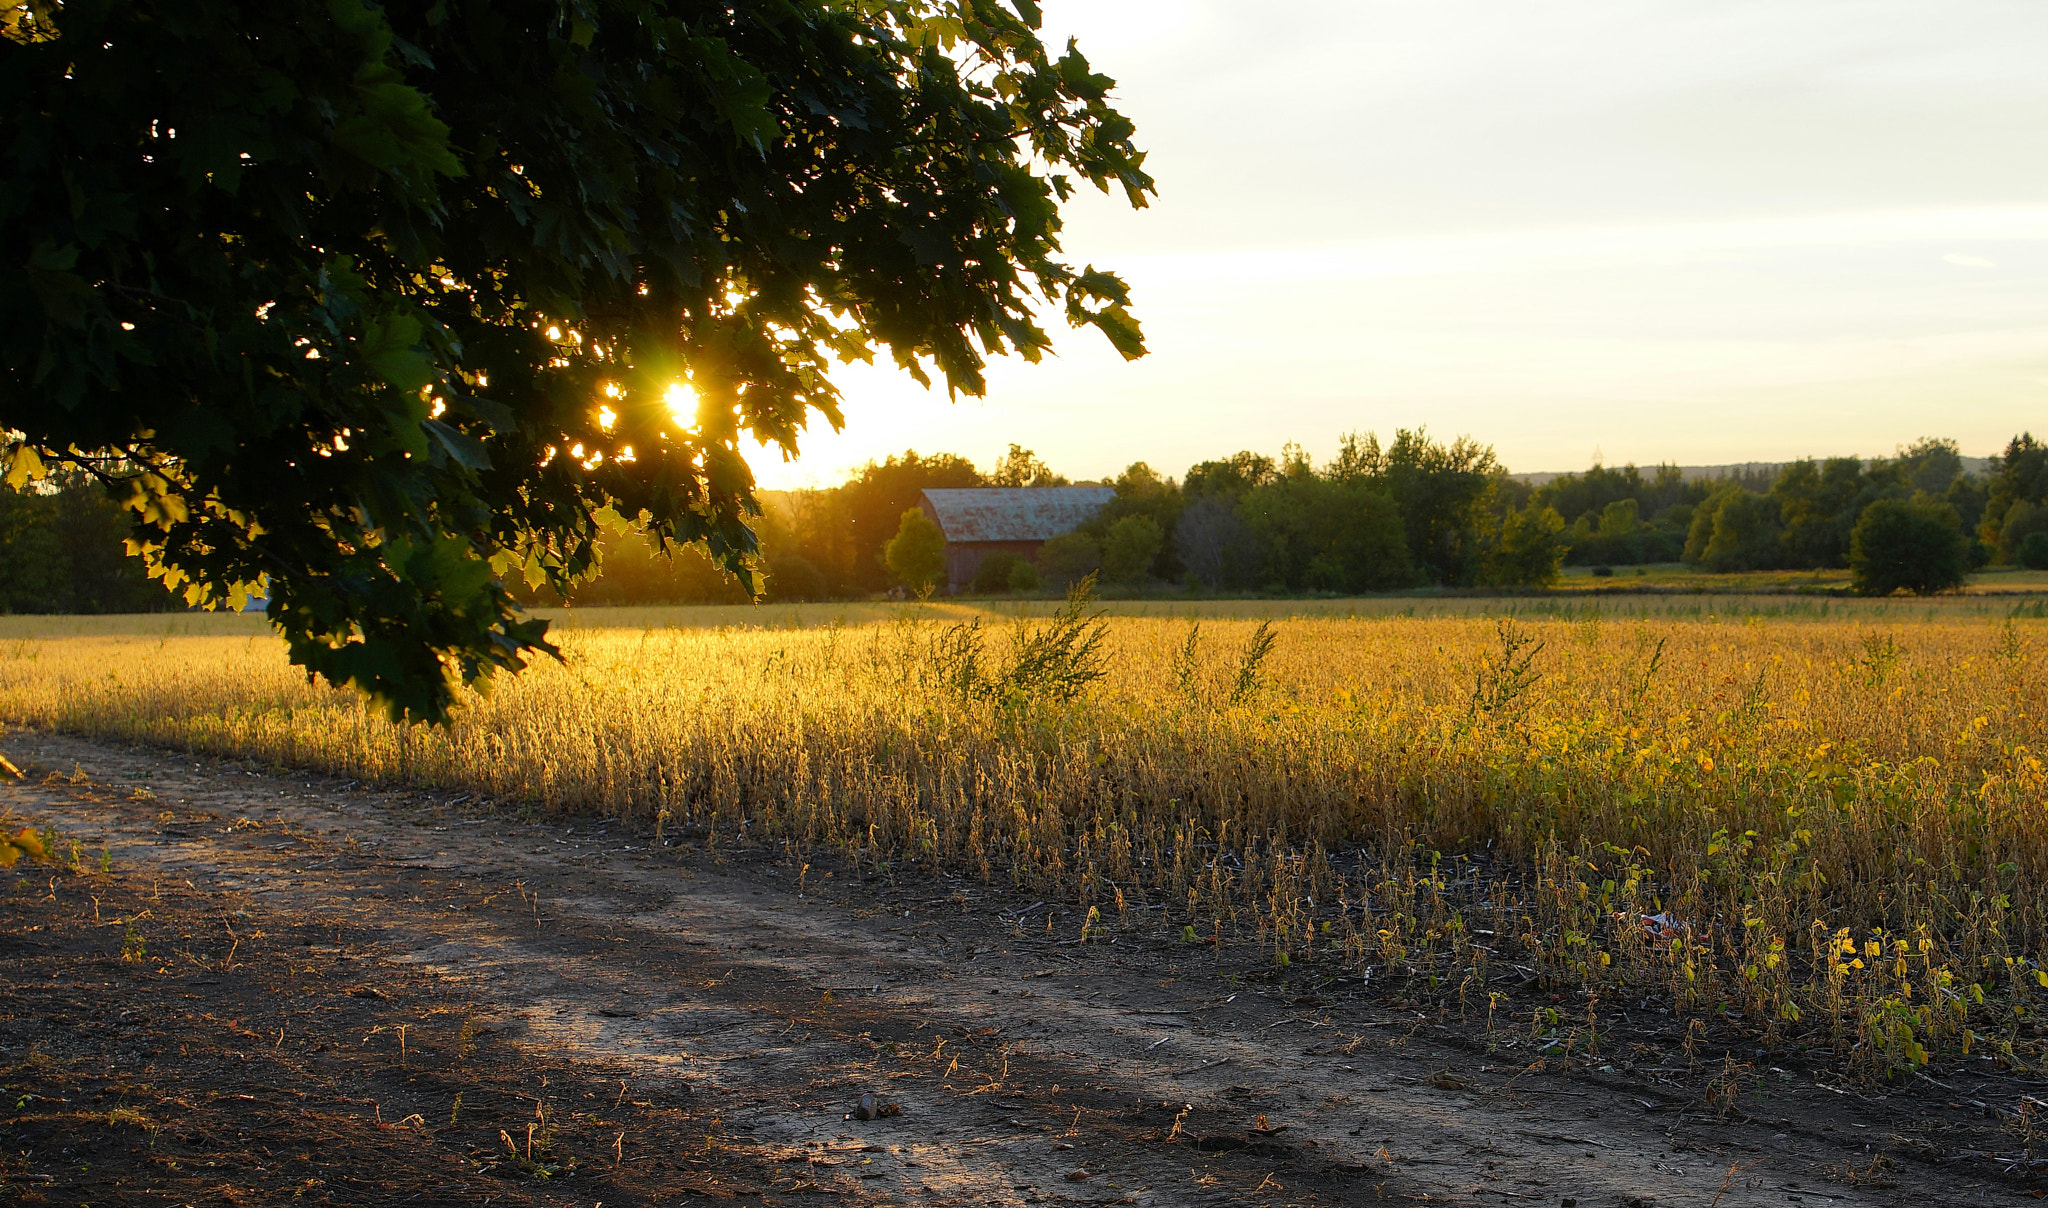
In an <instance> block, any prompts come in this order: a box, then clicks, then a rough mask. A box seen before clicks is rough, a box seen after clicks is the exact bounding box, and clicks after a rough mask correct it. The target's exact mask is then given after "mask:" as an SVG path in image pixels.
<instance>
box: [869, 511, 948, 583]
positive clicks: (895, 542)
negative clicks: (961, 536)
mask: <svg viewBox="0 0 2048 1208" xmlns="http://www.w3.org/2000/svg"><path fill="white" fill-rule="evenodd" d="M884 557H885V559H886V560H887V562H888V564H889V573H890V574H892V575H894V576H896V581H897V582H898V583H901V584H902V585H903V586H905V587H907V588H909V589H910V590H911V591H914V592H917V593H919V594H923V593H927V592H930V591H932V590H933V589H935V588H936V587H938V585H939V580H940V579H941V578H942V577H943V576H944V575H945V573H946V534H945V533H943V532H942V531H940V529H939V526H938V524H937V523H935V522H934V521H933V520H932V518H931V517H929V516H927V515H925V514H924V511H923V509H921V508H910V509H908V510H907V511H905V512H904V513H903V518H902V519H901V520H900V521H898V522H897V525H896V535H895V536H894V537H892V538H891V539H890V540H889V544H888V547H887V549H886V550H885V551H884Z"/></svg>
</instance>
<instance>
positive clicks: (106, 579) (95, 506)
mask: <svg viewBox="0 0 2048 1208" xmlns="http://www.w3.org/2000/svg"><path fill="white" fill-rule="evenodd" d="M38 486H39V489H37V490H34V491H17V490H13V489H9V488H0V613H22V612H38V613H107V612H162V611H165V610H167V609H172V608H183V607H184V601H183V600H180V599H177V598H176V597H174V596H172V595H171V594H170V593H169V592H167V591H165V590H164V589H163V587H162V586H161V585H160V584H158V583H155V582H153V581H152V580H151V579H150V578H149V576H148V575H147V574H146V573H145V572H144V570H143V565H142V560H141V559H140V558H131V557H129V556H128V549H127V545H126V540H127V537H128V512H127V510H126V509H124V508H123V507H121V505H120V504H118V503H116V502H115V501H114V500H113V499H112V498H111V497H110V496H109V495H108V494H107V492H106V489H105V488H104V487H102V486H101V485H100V483H99V482H98V481H96V480H94V479H92V478H89V477H87V476H86V475H84V474H82V473H79V472H77V471H61V472H59V473H57V474H54V475H52V476H50V477H49V478H48V479H45V480H44V481H43V482H42V483H40V484H38Z"/></svg>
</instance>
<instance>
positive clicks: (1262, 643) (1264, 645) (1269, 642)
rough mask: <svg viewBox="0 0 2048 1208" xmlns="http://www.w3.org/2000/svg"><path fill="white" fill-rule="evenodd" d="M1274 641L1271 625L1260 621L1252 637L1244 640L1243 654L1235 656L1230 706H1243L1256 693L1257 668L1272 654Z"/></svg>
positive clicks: (1257, 681) (1257, 684)
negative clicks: (1235, 672)
mask: <svg viewBox="0 0 2048 1208" xmlns="http://www.w3.org/2000/svg"><path fill="white" fill-rule="evenodd" d="M1274 641H1275V638H1274V636H1273V625H1272V623H1271V622H1270V621H1260V622H1259V627H1258V628H1257V629H1254V630H1252V636H1251V637H1250V638H1248V639H1246V641H1245V644H1244V652H1243V653H1242V654H1240V655H1238V656H1237V678H1236V679H1235V680H1233V681H1232V682H1231V685H1230V703H1231V704H1233V705H1238V704H1243V703H1244V702H1245V700H1247V699H1248V698H1250V696H1251V695H1252V693H1254V692H1256V691H1258V688H1259V668H1260V667H1262V666H1264V665H1265V662H1266V659H1267V657H1268V656H1269V655H1271V654H1272V653H1273V643H1274Z"/></svg>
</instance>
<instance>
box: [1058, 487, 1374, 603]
mask: <svg viewBox="0 0 2048 1208" xmlns="http://www.w3.org/2000/svg"><path fill="white" fill-rule="evenodd" d="M1193 473H1194V472H1193V471H1189V476H1190V477H1193ZM1173 543H1174V552H1175V553H1176V554H1177V555H1178V556H1179V558H1180V562H1181V565H1182V566H1183V567H1184V568H1186V574H1187V576H1188V578H1189V579H1191V580H1193V582H1194V583H1196V584H1198V585H1200V586H1202V587H1206V588H1208V589H1209V590H1211V591H1217V590H1222V589H1226V588H1241V587H1247V586H1250V585H1251V583H1252V580H1253V578H1254V577H1255V576H1256V575H1257V574H1258V570H1259V565H1258V563H1259V545H1258V538H1257V536H1256V535H1255V534H1254V533H1253V532H1252V530H1251V526H1249V525H1247V524H1246V523H1245V522H1244V519H1243V517H1241V516H1239V515H1238V511H1237V502H1236V500H1235V499H1233V498H1232V497H1231V496H1230V495H1228V494H1223V493H1220V492H1219V493H1216V494H1207V495H1199V496H1196V497H1194V498H1192V499H1190V500H1189V501H1188V503H1187V506H1186V507H1184V508H1182V509H1181V514H1180V523H1179V524H1178V525H1176V526H1175V528H1174V534H1173ZM1404 550H1405V547H1404ZM1040 564H1041V565H1043V564H1044V559H1043V558H1041V559H1040Z"/></svg>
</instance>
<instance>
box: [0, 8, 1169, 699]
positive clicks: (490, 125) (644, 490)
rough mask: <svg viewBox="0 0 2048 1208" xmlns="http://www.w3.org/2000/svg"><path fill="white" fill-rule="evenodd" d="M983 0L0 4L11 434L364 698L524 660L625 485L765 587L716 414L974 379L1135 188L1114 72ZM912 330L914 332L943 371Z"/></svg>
mask: <svg viewBox="0 0 2048 1208" xmlns="http://www.w3.org/2000/svg"><path fill="white" fill-rule="evenodd" d="M1037 21H1038V13H1037V8H1036V5H1035V4H1033V3H1031V2H1030V0H1011V8H1009V9H1005V8H1003V7H1001V6H1000V4H998V3H996V2H995V0H877V2H876V3H871V4H848V3H841V2H839V0H780V2H778V3H773V4H766V3H764V4H734V5H729V4H719V3H704V2H702V0H675V2H674V3H671V4H666V5H654V4H648V3H646V2H645V0H578V3H575V4H573V5H567V6H564V5H562V4H559V3H553V2H546V3H543V2H541V0H500V2H494V3H488V4H486V3H481V2H478V0H454V2H453V3H450V2H448V0H432V2H429V0H391V2H390V3H387V4H383V5H370V4H366V3H364V2H363V0H331V2H330V3H328V4H323V5H312V6H307V5H272V6H261V5H256V6H251V5H246V4H236V3H229V2H227V0H188V2H186V3H181V4H166V3H162V2H161V0H67V2H64V3H56V2H54V0H51V2H42V3H28V4H21V5H16V6H12V7H9V8H7V9H6V10H5V19H4V21H0V146H4V147H5V150H6V154H7V157H8V173H7V181H8V187H7V188H6V189H5V190H0V228H4V229H5V230H6V231H7V247H8V248H9V249H10V250H9V252H8V254H7V255H5V256H4V257H0V431H12V432H14V433H18V434H19V435H18V436H15V437H13V438H12V444H11V447H9V448H8V449H7V450H6V453H5V456H6V460H7V473H8V476H9V479H10V481H12V482H13V483H14V484H15V485H17V486H19V485H21V484H23V483H24V482H26V481H28V480H30V479H32V478H34V477H35V476H36V475H37V473H38V472H39V471H40V470H41V469H42V467H43V466H44V465H46V464H48V463H51V462H69V463H72V464H75V465H78V466H81V467H84V468H86V469H88V470H89V471H91V472H92V473H94V474H96V475H99V476H101V477H102V478H104V479H105V480H107V481H108V482H110V483H111V484H113V485H115V486H116V487H118V489H119V490H120V491H121V492H122V494H123V496H124V497H125V498H126V499H127V501H128V503H129V506H130V507H131V508H132V509H133V511H134V518H133V525H134V538H135V540H137V541H138V542H139V543H140V544H141V545H142V547H143V551H144V554H145V556H146V558H147V559H148V561H149V564H150V566H151V569H152V573H154V574H155V575H157V576H158V577H160V578H161V579H163V580H164V581H165V582H166V584H168V585H170V586H172V587H177V588H182V589H184V590H185V592H186V594H187V597H188V598H189V599H190V600H191V601H192V602H194V603H199V604H206V605H212V606H221V605H226V606H236V605H239V603H240V602H241V601H242V600H243V599H244V598H245V596H246V594H248V593H251V592H264V593H267V595H268V597H269V606H268V608H269V615H270V618H271V620H272V621H273V622H274V623H275V624H276V625H277V626H278V627H279V628H280V629H281V630H282V631H283V633H284V635H285V637H286V639H287V642H288V646H289V649H290V652H291V657H292V659H293V660H294V661H295V662H296V663H298V664H300V665H301V666H304V667H305V668H306V669H307V670H308V671H309V672H310V673H314V674H318V675H320V676H323V677H325V678H327V679H329V680H331V681H333V682H336V683H349V684H355V685H357V686H359V687H362V688H364V689H367V690H368V691H370V692H371V693H373V694H374V695H376V696H377V697H378V698H380V699H381V700H383V701H384V702H386V704H387V705H388V706H389V708H390V710H391V711H392V713H393V714H394V715H399V716H407V717H414V718H424V719H429V720H443V719H445V718H446V717H447V716H448V712H449V709H450V708H451V707H452V706H453V704H454V703H455V701H456V699H457V692H458V690H459V687H460V686H461V685H463V684H474V683H476V682H478V681H480V680H483V679H485V678H487V677H489V676H490V675H492V674H493V673H495V672H497V671H499V670H506V669H517V668H518V667H520V666H522V665H524V663H525V662H526V661H527V660H528V659H530V658H531V657H533V656H534V655H535V654H537V653H548V652H552V651H553V649H554V648H553V647H552V645H550V643H549V642H548V640H547V637H546V632H545V624H544V623H543V622H541V621H538V620H534V619H530V618H526V617H523V616H522V615H520V612H519V610H518V608H517V606H516V604H515V602H514V600H513V597H512V594H511V591H510V590H509V589H508V588H507V587H506V586H505V585H504V583H503V582H501V576H507V575H513V574H515V573H516V574H518V575H521V576H523V577H524V578H525V579H526V580H527V581H528V582H529V583H530V584H533V585H536V586H537V585H541V584H546V585H549V586H552V587H554V588H556V589H557V590H561V589H565V588H568V587H571V586H573V585H574V584H575V583H576V582H578V581H579V580H581V579H582V578H584V577H585V576H587V574H588V573H589V572H590V571H592V570H593V569H594V568H595V566H596V564H597V560H598V558H599V538H600V535H601V534H602V533H603V532H605V531H607V529H611V530H613V531H617V530H620V529H622V528H624V527H625V526H627V525H629V524H630V523H632V522H633V521H634V520H635V519H636V518H637V519H638V522H639V524H640V527H641V529H642V531H644V532H645V534H646V535H647V537H648V538H649V539H650V540H651V541H652V542H653V543H654V544H655V545H656V546H658V547H661V548H664V549H665V548H667V547H669V546H670V545H672V544H675V543H678V542H680V543H684V544H693V543H701V544H703V546H704V547H705V548H707V549H708V550H709V551H710V552H711V554H712V555H713V556H714V557H715V558H716V559H717V560H718V561H719V562H721V563H722V564H724V565H725V566H726V567H728V568H729V569H731V570H732V571H733V572H734V573H736V574H738V575H740V576H742V577H744V578H751V576H752V573H753V570H752V562H751V559H752V557H753V555H754V553H755V540H754V537H753V534H752V533H751V532H750V530H749V528H748V527H747V520H748V518H749V517H750V516H751V515H752V514H753V513H754V508H755V505H754V502H753V499H752V494H751V487H752V475H751V472H750V471H749V469H748V467H747V465H746V462H745V461H744V460H743V459H742V457H741V455H740V441H741V439H742V438H743V437H744V436H746V435H747V434H749V433H751V434H752V435H755V436H758V437H760V438H762V439H763V440H764V441H766V442H768V443H769V444H771V445H774V446H777V447H779V448H780V449H781V450H783V451H784V453H785V454H788V453H792V452H793V451H794V450H795V448H796V446H797V438H798V436H799V434H800V433H801V432H802V430H803V429H804V427H805V425H806V424H807V423H808V422H809V420H810V419H811V417H812V416H813V415H814V414H815V415H820V416H822V417H823V418H824V419H825V420H826V421H827V422H830V423H832V424H834V425H836V424H838V423H839V419H840V417H839V410H838V402H837V398H838V396H837V393H836V391H835V390H834V388H833V385H832V382H831V378H830V369H831V367H832V365H833V364H835V363H838V362H844V361H849V360H855V359H859V360H868V359H871V358H872V357H874V356H875V355H876V354H877V353H883V352H886V354H887V355H888V356H889V357H890V358H891V359H892V360H893V361H894V362H895V363H896V364H897V365H898V366H900V367H901V368H902V369H903V370H904V371H905V372H907V373H909V374H910V375H911V376H912V377H913V378H915V379H917V380H919V381H921V382H925V383H927V384H929V383H930V381H931V371H932V370H936V373H937V376H939V377H941V378H943V379H944V381H945V384H946V386H947V388H948V389H949V390H951V391H954V392H964V393H967V394H970V395H973V394H979V393H981V392H982V391H983V389H984V377H983V366H984V360H985V357H986V356H988V355H990V354H1001V353H1009V352H1014V353H1017V354H1020V355H1022V356H1023V357H1025V358H1026V359H1027V360H1033V361H1035V360H1037V359H1038V358H1040V357H1041V356H1042V355H1043V354H1044V352H1045V351H1046V349H1047V348H1048V346H1049V344H1050V340H1049V337H1048V336H1047V334H1046V333H1045V331H1044V330H1043V329H1042V328H1041V327H1040V326H1039V324H1038V322H1037V320H1036V318H1035V317H1034V316H1035V315H1036V314H1037V310H1036V308H1037V307H1038V306H1040V305H1043V301H1042V300H1049V301H1050V302H1051V303H1052V305H1053V307H1054V308H1055V309H1057V310H1058V311H1059V312H1061V313H1062V314H1063V317H1064V318H1065V319H1066V321H1068V322H1069V323H1072V324H1076V325H1083V326H1092V327H1095V328H1096V329H1098V330H1099V331H1101V332H1102V333H1103V334H1104V335H1106V336H1107V337H1108V338H1109V340H1110V341H1111V343H1112V345H1113V346H1114V347H1115V348H1116V349H1117V350H1118V351H1119V352H1120V353H1122V354H1123V355H1125V356H1127V357H1134V356H1137V355H1139V354H1140V353H1141V352H1142V343H1141V338H1140V333H1139V330H1138V326H1137V324H1136V322H1135V321H1134V320H1133V319H1132V318H1131V316H1130V315H1129V313H1128V312H1127V311H1126V309H1125V302H1126V291H1125V288H1124V286H1123V284H1122V283H1121V282H1120V281H1119V280H1118V279H1117V278H1115V277H1114V276H1112V275H1110V274H1107V273H1103V272H1099V271H1096V270H1094V269H1093V268H1088V269H1076V268H1074V267H1072V266H1070V265H1068V264H1067V263H1065V262H1064V261H1063V260H1062V259H1061V258H1060V244H1059V237H1060V230H1061V224H1060V206H1061V205H1062V203H1064V202H1066V201H1067V200H1068V199H1069V197H1070V196H1071V195H1072V191H1073V189H1074V187H1075V185H1076V184H1077V183H1079V182H1087V183H1090V184H1093V185H1095V186H1097V187H1099V188H1102V189H1104V190H1110V189H1117V190H1120V191H1121V192H1122V193H1123V195H1124V196H1125V197H1126V198H1127V199H1128V200H1129V201H1130V202H1131V203H1132V204H1133V205H1143V204H1144V203H1145V200H1146V197H1147V195H1148V194H1150V193H1151V191H1152V182H1151V179H1150V178H1149V177H1148V176H1146V174H1145V173H1144V171H1143V166H1142V165H1143V156H1142V154H1141V153H1139V152H1138V151H1137V149H1136V148H1135V147H1134V146H1133V145H1132V142H1131V136H1132V127H1131V124H1130V123H1129V122H1128V121H1127V120H1126V119H1125V118H1123V117H1122V116H1121V115H1120V114H1118V113H1117V112H1116V110H1115V109H1114V108H1113V107H1112V106H1111V104H1110V103H1109V100H1108V94H1109V90H1110V88H1111V87H1112V84H1113V81H1111V80H1110V79H1108V78H1107V77H1105V76H1103V75H1100V74H1098V73H1096V72H1095V71H1094V70H1093V69H1092V68H1091V67H1090V66H1089V65H1088V63H1087V61H1086V60H1085V59H1084V58H1083V57H1082V55H1081V54H1080V52H1079V51H1078V50H1075V49H1073V48H1072V47H1071V45H1070V46H1069V48H1068V49H1067V51H1066V52H1065V53H1064V54H1063V55H1058V56H1055V55H1053V54H1050V53H1048V52H1047V50H1046V48H1045V47H1044V45H1043V44H1042V43H1041V42H1040V40H1039V38H1038V35H1037V32H1036V24H1037ZM928 367H929V368H928Z"/></svg>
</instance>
